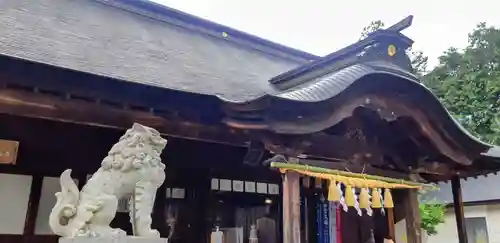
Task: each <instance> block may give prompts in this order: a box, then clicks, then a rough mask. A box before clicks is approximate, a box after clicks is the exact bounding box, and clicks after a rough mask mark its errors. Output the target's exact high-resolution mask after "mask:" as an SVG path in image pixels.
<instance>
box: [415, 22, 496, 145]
mask: <svg viewBox="0 0 500 243" xmlns="http://www.w3.org/2000/svg"><path fill="white" fill-rule="evenodd" d="M424 83H425V84H426V85H427V86H428V87H429V88H430V89H431V90H432V91H433V92H434V93H435V94H436V95H437V96H438V97H439V99H440V100H441V102H442V103H443V104H444V105H445V107H446V108H447V109H448V110H449V111H450V112H451V113H452V114H453V115H454V116H455V117H456V118H457V119H458V120H459V122H460V123H461V124H462V125H463V126H464V127H465V128H466V129H467V130H468V131H469V132H471V133H472V134H474V135H475V136H477V137H479V138H480V139H482V140H483V141H485V142H489V143H493V144H500V129H499V128H500V127H499V124H498V123H499V119H498V118H499V114H500V99H499V97H500V29H496V28H494V27H489V26H487V25H486V24H485V23H481V24H479V25H477V27H476V28H475V29H474V30H473V31H472V32H471V33H470V34H469V41H468V45H467V47H466V48H465V49H464V50H458V49H456V48H450V49H449V50H448V51H446V52H445V53H444V54H443V55H442V56H441V57H440V58H439V66H437V67H436V68H434V70H432V71H431V72H430V73H429V74H427V75H426V76H425V78H424Z"/></svg>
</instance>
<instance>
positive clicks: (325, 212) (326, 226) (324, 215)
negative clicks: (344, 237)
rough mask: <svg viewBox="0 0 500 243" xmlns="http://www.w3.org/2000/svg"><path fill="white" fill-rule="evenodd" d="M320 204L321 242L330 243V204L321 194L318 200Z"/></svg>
mask: <svg viewBox="0 0 500 243" xmlns="http://www.w3.org/2000/svg"><path fill="white" fill-rule="evenodd" d="M320 202H321V207H322V210H321V220H322V224H323V226H322V230H323V241H322V243H330V217H329V213H330V202H328V200H326V199H325V197H324V196H323V194H321V198H320Z"/></svg>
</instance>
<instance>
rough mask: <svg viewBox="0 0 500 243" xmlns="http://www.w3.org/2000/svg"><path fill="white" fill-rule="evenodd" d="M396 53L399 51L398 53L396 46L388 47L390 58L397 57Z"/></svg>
mask: <svg viewBox="0 0 500 243" xmlns="http://www.w3.org/2000/svg"><path fill="white" fill-rule="evenodd" d="M396 52H397V51H396V46H395V45H389V46H388V47H387V54H388V55H389V56H391V57H392V56H394V55H396Z"/></svg>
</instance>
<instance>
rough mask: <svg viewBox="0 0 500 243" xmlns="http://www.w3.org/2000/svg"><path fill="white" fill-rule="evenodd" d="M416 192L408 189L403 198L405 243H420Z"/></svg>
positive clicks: (420, 230)
mask: <svg viewBox="0 0 500 243" xmlns="http://www.w3.org/2000/svg"><path fill="white" fill-rule="evenodd" d="M418 203H419V202H418V191H417V190H415V189H409V190H407V193H406V198H405V211H406V212H405V215H406V238H407V243H422V229H421V227H420V222H421V220H420V209H419V206H418Z"/></svg>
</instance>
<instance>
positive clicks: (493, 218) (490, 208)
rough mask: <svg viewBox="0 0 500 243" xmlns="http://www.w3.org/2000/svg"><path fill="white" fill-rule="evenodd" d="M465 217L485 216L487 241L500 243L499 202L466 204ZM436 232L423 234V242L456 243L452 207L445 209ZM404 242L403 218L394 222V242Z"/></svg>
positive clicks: (455, 227)
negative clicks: (434, 233) (430, 234)
mask: <svg viewBox="0 0 500 243" xmlns="http://www.w3.org/2000/svg"><path fill="white" fill-rule="evenodd" d="M464 215H465V217H466V218H473V217H485V218H486V225H487V227H488V238H489V239H488V240H489V243H500V204H490V205H480V206H466V207H464ZM437 231H438V233H437V234H436V235H433V236H424V237H423V238H424V240H423V242H424V243H443V242H446V243H457V242H458V233H457V224H456V221H455V214H454V212H453V208H449V209H447V211H446V213H445V223H444V224H441V225H439V227H438V229H437ZM405 242H406V225H405V222H404V220H402V221H400V222H398V223H397V224H396V243H405Z"/></svg>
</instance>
